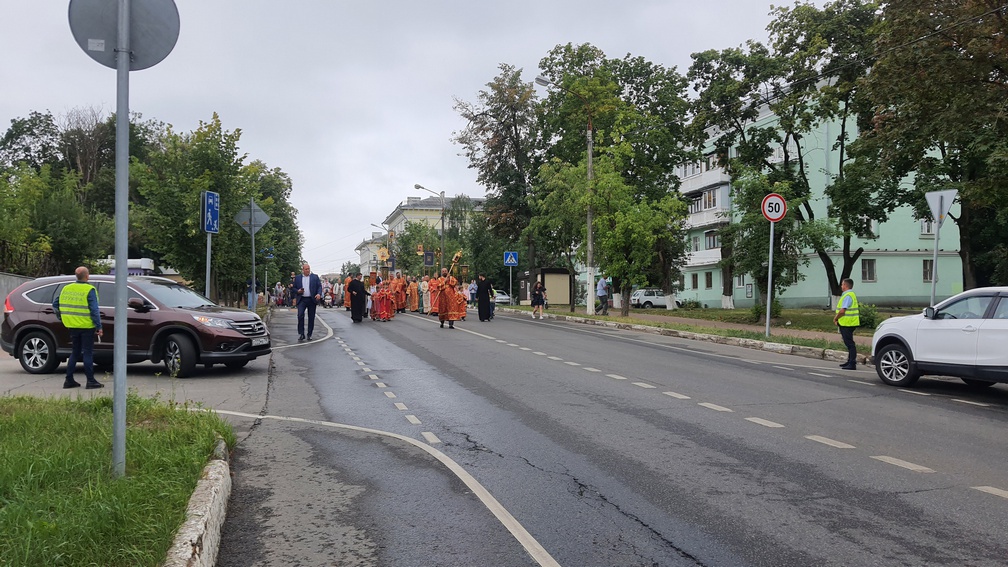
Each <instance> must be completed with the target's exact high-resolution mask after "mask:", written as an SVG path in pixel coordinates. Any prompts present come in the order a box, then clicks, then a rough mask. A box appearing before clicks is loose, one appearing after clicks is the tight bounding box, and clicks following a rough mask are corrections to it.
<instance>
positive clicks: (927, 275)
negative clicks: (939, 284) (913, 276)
mask: <svg viewBox="0 0 1008 567" xmlns="http://www.w3.org/2000/svg"><path fill="white" fill-rule="evenodd" d="M932 274H934V260H931V259H927V260H924V281H925V282H926V283H930V282H931V275H932Z"/></svg>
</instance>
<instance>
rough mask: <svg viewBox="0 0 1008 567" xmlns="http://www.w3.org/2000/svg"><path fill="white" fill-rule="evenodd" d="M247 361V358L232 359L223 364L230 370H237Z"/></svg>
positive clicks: (243, 366)
mask: <svg viewBox="0 0 1008 567" xmlns="http://www.w3.org/2000/svg"><path fill="white" fill-rule="evenodd" d="M248 363H249V361H247V360H232V361H231V362H225V363H224V366H225V367H226V368H230V369H231V370H238V369H239V368H245V365H246V364H248Z"/></svg>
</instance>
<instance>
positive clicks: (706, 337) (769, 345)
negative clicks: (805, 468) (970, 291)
mask: <svg viewBox="0 0 1008 567" xmlns="http://www.w3.org/2000/svg"><path fill="white" fill-rule="evenodd" d="M501 309H502V310H503V311H506V312H508V313H526V311H521V310H518V309H509V308H506V307H505V308H501ZM542 316H543V318H549V319H556V320H559V321H569V322H572V323H583V324H586V325H595V326H598V327H609V328H611V329H622V330H627V331H640V332H642V333H651V334H653V335H663V336H666V337H676V338H680V339H688V340H693V341H705V342H709V343H717V344H722V345H731V346H738V347H743V348H751V349H754V350H765V351H768V352H775V353H778V354H789V355H792V356H801V357H803V358H813V359H816V360H830V361H833V362H846V361H847V352H846V351H840V350H831V349H825V348H815V347H806V346H798V345H789V344H784V343H775V342H771V341H761V340H757V339H742V338H737V337H724V336H721V335H710V334H706V333H693V332H690V331H680V330H678V329H668V328H665V327H653V326H650V325H637V324H631V323H617V322H614V321H600V320H598V319H591V318H589V317H578V316H577V315H556V314H553V313H546V312H544V313H543V315H542ZM857 363H858V364H861V365H863V366H872V365H874V361H873V360H872V357H871V355H867V354H858V355H857Z"/></svg>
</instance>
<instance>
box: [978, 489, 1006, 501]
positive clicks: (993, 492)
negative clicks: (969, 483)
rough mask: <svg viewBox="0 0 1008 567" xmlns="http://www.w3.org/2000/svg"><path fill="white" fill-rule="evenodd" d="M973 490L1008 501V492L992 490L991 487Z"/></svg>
mask: <svg viewBox="0 0 1008 567" xmlns="http://www.w3.org/2000/svg"><path fill="white" fill-rule="evenodd" d="M973 490H979V491H980V492H986V493H987V494H993V495H994V496H1000V497H1001V498H1006V499H1008V490H1001V489H1000V488H994V487H993V486H974V487H973Z"/></svg>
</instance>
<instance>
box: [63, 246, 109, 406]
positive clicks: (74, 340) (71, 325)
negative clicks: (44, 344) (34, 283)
mask: <svg viewBox="0 0 1008 567" xmlns="http://www.w3.org/2000/svg"><path fill="white" fill-rule="evenodd" d="M74 275H76V276H77V281H76V282H74V283H72V284H67V285H65V286H63V291H61V292H60V294H59V296H58V297H57V298H56V299H54V300H53V309H54V310H55V311H56V315H57V316H58V317H59V318H60V320H61V321H62V322H63V325H64V326H66V328H67V329H69V330H70V341H71V344H72V345H73V347H72V349H71V351H70V359H69V360H67V371H66V380H64V382H63V387H64V388H79V387H80V383H79V382H77V381H76V380H74V369H76V368H77V361H83V362H84V376H85V377H86V378H87V386H86V388H87V389H89V390H90V389H93V388H103V387H105V385H104V384H102V383H101V382H99V381H97V380H95V377H94V342H95V336H98V337H99V340H100V337H101V336H102V324H101V314H100V312H99V311H98V291H97V290H96V289H95V288H94V286H93V285H91V284H89V283H87V281H88V278H89V277H90V276H91V272H90V271H88V269H87V268H86V267H85V266H80V267H79V268H77V269H76V270H75V271H74Z"/></svg>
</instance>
